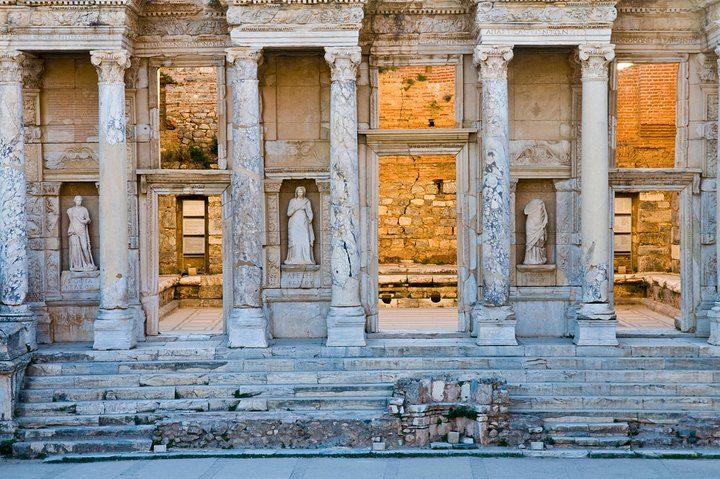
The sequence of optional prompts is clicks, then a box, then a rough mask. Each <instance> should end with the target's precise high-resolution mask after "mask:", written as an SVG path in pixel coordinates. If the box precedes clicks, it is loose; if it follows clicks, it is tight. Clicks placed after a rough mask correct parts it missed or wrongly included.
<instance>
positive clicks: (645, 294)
mask: <svg viewBox="0 0 720 479" xmlns="http://www.w3.org/2000/svg"><path fill="white" fill-rule="evenodd" d="M614 293H615V301H616V302H618V303H620V302H626V303H627V302H631V303H632V302H642V303H643V304H645V305H646V306H648V307H649V308H651V309H654V310H657V311H659V312H662V313H663V314H667V315H669V316H674V315H677V314H679V313H680V310H681V284H680V275H679V274H670V273H638V274H616V275H615V288H614Z"/></svg>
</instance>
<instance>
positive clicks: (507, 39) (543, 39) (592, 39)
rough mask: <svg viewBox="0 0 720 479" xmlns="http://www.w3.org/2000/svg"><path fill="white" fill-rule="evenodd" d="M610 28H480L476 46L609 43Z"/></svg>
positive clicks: (489, 26)
mask: <svg viewBox="0 0 720 479" xmlns="http://www.w3.org/2000/svg"><path fill="white" fill-rule="evenodd" d="M611 33H612V29H611V28H610V27H602V28H582V27H567V28H556V27H553V28H547V27H545V28H543V27H535V28H533V27H528V26H515V27H505V28H502V27H501V28H498V27H496V26H492V25H488V26H480V28H479V32H478V44H487V45H493V44H508V45H515V46H525V45H537V46H549V45H579V44H581V43H603V44H604V43H610V35H611Z"/></svg>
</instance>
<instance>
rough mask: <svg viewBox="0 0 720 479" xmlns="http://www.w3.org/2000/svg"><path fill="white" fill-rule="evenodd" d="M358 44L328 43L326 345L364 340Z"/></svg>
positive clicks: (361, 344)
mask: <svg viewBox="0 0 720 479" xmlns="http://www.w3.org/2000/svg"><path fill="white" fill-rule="evenodd" d="M360 59H361V54H360V48H359V47H348V48H326V49H325V60H326V61H327V62H328V64H329V65H330V69H331V75H332V77H331V84H330V248H331V251H330V269H331V275H332V300H331V304H330V312H329V313H328V317H327V325H328V339H327V345H328V346H363V345H365V311H364V310H363V308H362V306H361V304H360V182H359V178H358V145H357V88H356V81H355V77H356V72H357V66H358V64H359V63H360Z"/></svg>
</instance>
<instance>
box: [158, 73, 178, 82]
mask: <svg viewBox="0 0 720 479" xmlns="http://www.w3.org/2000/svg"><path fill="white" fill-rule="evenodd" d="M160 84H161V85H175V84H177V82H176V81H175V79H173V77H171V76H170V75H168V74H167V73H165V72H160Z"/></svg>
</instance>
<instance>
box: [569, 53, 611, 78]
mask: <svg viewBox="0 0 720 479" xmlns="http://www.w3.org/2000/svg"><path fill="white" fill-rule="evenodd" d="M578 58H579V59H580V66H581V68H582V79H583V80H607V79H608V65H609V64H610V62H611V61H613V60H614V59H615V45H610V44H607V45H579V46H578Z"/></svg>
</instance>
